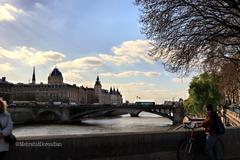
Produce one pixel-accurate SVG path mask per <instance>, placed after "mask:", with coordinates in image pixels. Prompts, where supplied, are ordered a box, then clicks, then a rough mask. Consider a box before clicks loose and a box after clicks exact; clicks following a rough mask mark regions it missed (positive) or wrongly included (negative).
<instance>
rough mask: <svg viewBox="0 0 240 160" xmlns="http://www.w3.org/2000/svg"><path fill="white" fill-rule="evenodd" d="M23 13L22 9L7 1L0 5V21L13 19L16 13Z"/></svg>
mask: <svg viewBox="0 0 240 160" xmlns="http://www.w3.org/2000/svg"><path fill="white" fill-rule="evenodd" d="M19 13H23V10H21V9H18V8H16V7H15V6H12V5H10V4H8V3H5V4H3V5H0V21H15V20H16V16H15V15H16V14H19Z"/></svg>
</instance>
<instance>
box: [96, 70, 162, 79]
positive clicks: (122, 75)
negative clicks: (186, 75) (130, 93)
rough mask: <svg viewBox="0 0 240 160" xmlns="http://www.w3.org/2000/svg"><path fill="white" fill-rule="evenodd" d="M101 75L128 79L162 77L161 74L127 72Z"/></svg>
mask: <svg viewBox="0 0 240 160" xmlns="http://www.w3.org/2000/svg"><path fill="white" fill-rule="evenodd" d="M100 75H101V76H103V77H116V78H127V77H139V76H144V77H157V76H160V75H161V74H160V73H158V72H143V71H126V72H121V73H111V72H107V73H102V74H100Z"/></svg>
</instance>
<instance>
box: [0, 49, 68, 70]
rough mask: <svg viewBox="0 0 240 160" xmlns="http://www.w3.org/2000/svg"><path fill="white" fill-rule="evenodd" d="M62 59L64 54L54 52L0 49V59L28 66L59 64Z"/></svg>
mask: <svg viewBox="0 0 240 160" xmlns="http://www.w3.org/2000/svg"><path fill="white" fill-rule="evenodd" d="M64 57H65V55H64V54H62V53H59V52H55V51H39V50H37V49H34V48H28V47H16V48H15V49H14V50H7V49H4V48H2V47H0V58H3V59H11V60H17V61H20V62H21V63H23V64H26V65H30V66H33V65H42V64H46V63H48V62H60V61H62V60H63V58H64Z"/></svg>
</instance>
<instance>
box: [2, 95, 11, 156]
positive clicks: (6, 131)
mask: <svg viewBox="0 0 240 160" xmlns="http://www.w3.org/2000/svg"><path fill="white" fill-rule="evenodd" d="M12 129H13V122H12V118H11V115H10V113H8V112H7V103H6V101H4V100H2V99H0V160H4V158H6V154H7V152H8V151H9V143H8V142H6V141H5V140H4V137H5V136H8V135H10V134H11V133H12Z"/></svg>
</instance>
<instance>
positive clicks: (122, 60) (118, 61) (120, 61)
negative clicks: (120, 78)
mask: <svg viewBox="0 0 240 160" xmlns="http://www.w3.org/2000/svg"><path fill="white" fill-rule="evenodd" d="M99 57H100V58H101V59H102V60H103V62H105V63H108V62H111V63H113V64H115V65H117V66H120V65H126V64H133V63H137V62H140V60H139V59H133V58H131V57H129V56H127V55H122V56H116V55H108V54H99Z"/></svg>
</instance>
